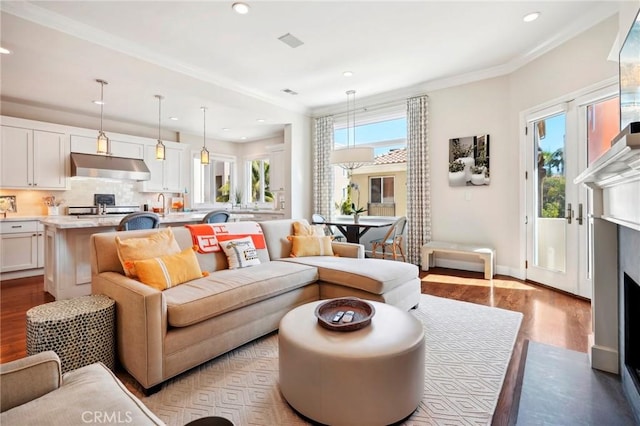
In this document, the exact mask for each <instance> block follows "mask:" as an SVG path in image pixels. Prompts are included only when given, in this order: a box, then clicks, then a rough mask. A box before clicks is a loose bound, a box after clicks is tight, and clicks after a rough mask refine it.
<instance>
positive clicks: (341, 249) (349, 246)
mask: <svg viewBox="0 0 640 426" xmlns="http://www.w3.org/2000/svg"><path fill="white" fill-rule="evenodd" d="M331 248H332V249H333V253H334V254H337V255H338V256H341V257H353V258H356V259H364V245H362V244H355V243H341V242H337V241H333V242H332V243H331Z"/></svg>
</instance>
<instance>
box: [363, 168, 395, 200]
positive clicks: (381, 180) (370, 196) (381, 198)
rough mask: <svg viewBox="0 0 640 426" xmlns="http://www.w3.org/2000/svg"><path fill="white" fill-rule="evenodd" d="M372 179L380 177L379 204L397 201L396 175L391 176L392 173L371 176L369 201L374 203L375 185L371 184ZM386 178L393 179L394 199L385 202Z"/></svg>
mask: <svg viewBox="0 0 640 426" xmlns="http://www.w3.org/2000/svg"><path fill="white" fill-rule="evenodd" d="M372 179H380V200H381V201H380V202H379V203H377V204H393V203H395V202H396V177H395V176H391V175H383V176H369V202H370V203H373V201H371V200H372V199H373V197H372V195H373V194H372V192H371V191H372V190H373V185H372V184H371V180H372ZM385 179H393V201H391V202H385V201H384V198H385V195H384V180H385Z"/></svg>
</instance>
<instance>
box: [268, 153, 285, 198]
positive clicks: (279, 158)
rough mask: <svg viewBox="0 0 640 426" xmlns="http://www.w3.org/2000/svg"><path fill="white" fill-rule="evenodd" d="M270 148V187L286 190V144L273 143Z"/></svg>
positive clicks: (274, 189)
mask: <svg viewBox="0 0 640 426" xmlns="http://www.w3.org/2000/svg"><path fill="white" fill-rule="evenodd" d="M268 150H269V189H270V190H271V192H273V191H284V190H285V187H286V185H285V168H286V167H285V164H286V162H285V149H284V144H279V145H273V146H270V147H269V148H268Z"/></svg>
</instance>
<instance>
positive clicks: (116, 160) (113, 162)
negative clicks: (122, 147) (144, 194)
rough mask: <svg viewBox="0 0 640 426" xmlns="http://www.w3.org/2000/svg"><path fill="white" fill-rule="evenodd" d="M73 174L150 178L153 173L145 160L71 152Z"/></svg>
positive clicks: (132, 178)
mask: <svg viewBox="0 0 640 426" xmlns="http://www.w3.org/2000/svg"><path fill="white" fill-rule="evenodd" d="M71 176H83V177H94V178H110V179H126V180H149V179H151V173H150V172H149V168H148V167H147V165H146V164H145V163H144V161H143V160H140V159H136V158H123V157H112V156H108V155H93V154H81V153H78V152H72V153H71Z"/></svg>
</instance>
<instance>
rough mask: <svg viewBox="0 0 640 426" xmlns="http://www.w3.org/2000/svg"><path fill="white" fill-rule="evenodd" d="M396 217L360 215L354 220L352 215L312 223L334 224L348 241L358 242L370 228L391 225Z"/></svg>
mask: <svg viewBox="0 0 640 426" xmlns="http://www.w3.org/2000/svg"><path fill="white" fill-rule="evenodd" d="M395 221H396V218H393V217H389V218H384V217H376V218H367V216H364V217H362V216H361V217H360V219H359V220H358V221H357V222H356V221H355V220H354V218H353V217H337V218H334V219H327V220H325V221H324V222H314V224H319V223H323V224H325V225H328V226H335V227H336V228H338V230H339V231H340V232H342V234H344V236H345V237H346V238H347V242H349V243H356V244H359V243H360V238H362V236H363V235H364V234H366V233H367V232H368V231H369V230H370V229H371V228H384V227H386V226H391V225H393V224H394V223H395Z"/></svg>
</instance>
